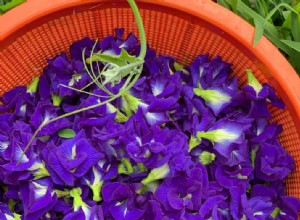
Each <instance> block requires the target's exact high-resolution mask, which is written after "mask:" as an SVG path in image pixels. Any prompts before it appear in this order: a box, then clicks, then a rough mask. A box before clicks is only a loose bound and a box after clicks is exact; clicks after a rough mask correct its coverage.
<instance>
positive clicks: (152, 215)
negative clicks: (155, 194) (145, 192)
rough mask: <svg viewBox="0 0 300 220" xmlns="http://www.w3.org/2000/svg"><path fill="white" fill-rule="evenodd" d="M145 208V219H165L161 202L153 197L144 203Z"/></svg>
mask: <svg viewBox="0 0 300 220" xmlns="http://www.w3.org/2000/svg"><path fill="white" fill-rule="evenodd" d="M143 209H144V210H145V215H144V218H145V220H161V219H163V211H162V207H161V204H160V203H159V202H158V201H156V200H154V199H153V198H152V199H149V200H147V202H146V203H145V204H144V205H143Z"/></svg>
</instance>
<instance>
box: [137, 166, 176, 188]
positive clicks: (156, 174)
mask: <svg viewBox="0 0 300 220" xmlns="http://www.w3.org/2000/svg"><path fill="white" fill-rule="evenodd" d="M169 173H170V168H169V165H168V164H167V163H166V164H164V165H162V166H161V167H158V168H154V169H152V170H151V171H150V173H149V175H148V176H147V177H146V178H145V179H143V180H142V183H143V184H144V185H147V184H149V183H151V182H153V181H155V180H159V179H164V178H166V177H167V176H168V175H169Z"/></svg>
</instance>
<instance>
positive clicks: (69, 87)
mask: <svg viewBox="0 0 300 220" xmlns="http://www.w3.org/2000/svg"><path fill="white" fill-rule="evenodd" d="M59 86H62V87H65V88H67V89H71V90H74V91H76V92H80V93H84V94H88V95H91V96H96V97H99V98H109V97H110V96H103V95H96V94H93V93H90V92H86V91H83V90H80V89H76V88H73V87H71V86H67V85H64V84H59Z"/></svg>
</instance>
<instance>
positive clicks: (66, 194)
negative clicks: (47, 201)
mask: <svg viewBox="0 0 300 220" xmlns="http://www.w3.org/2000/svg"><path fill="white" fill-rule="evenodd" d="M54 192H55V193H56V196H57V198H69V197H70V191H69V190H66V189H65V190H64V191H62V190H58V189H55V190H54Z"/></svg>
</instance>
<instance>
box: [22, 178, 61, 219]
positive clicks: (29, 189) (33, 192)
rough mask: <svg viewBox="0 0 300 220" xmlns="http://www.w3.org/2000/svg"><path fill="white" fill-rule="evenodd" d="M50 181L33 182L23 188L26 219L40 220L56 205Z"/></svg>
mask: <svg viewBox="0 0 300 220" xmlns="http://www.w3.org/2000/svg"><path fill="white" fill-rule="evenodd" d="M52 187H53V184H52V183H51V181H50V179H43V180H38V181H32V182H30V183H28V184H23V185H22V186H21V198H22V201H23V208H24V214H23V215H24V216H23V217H24V219H30V220H31V219H32V220H34V219H40V218H41V217H42V216H44V215H45V214H46V213H47V212H48V211H49V210H51V208H52V207H53V206H54V205H55V204H56V202H57V197H56V194H55V193H54V191H53V189H52Z"/></svg>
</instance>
